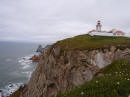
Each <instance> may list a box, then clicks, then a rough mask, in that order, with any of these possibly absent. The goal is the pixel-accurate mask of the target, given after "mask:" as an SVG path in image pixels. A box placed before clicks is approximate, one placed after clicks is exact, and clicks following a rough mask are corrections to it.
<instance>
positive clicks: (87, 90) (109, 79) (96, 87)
mask: <svg viewBox="0 0 130 97" xmlns="http://www.w3.org/2000/svg"><path fill="white" fill-rule="evenodd" d="M100 73H103V74H104V75H103V76H101V77H95V78H94V79H93V80H91V81H89V82H87V83H85V84H84V85H82V86H79V87H77V88H75V89H72V90H70V91H67V92H66V93H65V94H58V95H57V96H56V97H128V95H129V94H130V61H128V60H118V61H115V62H113V63H112V64H110V65H109V66H107V67H105V68H104V69H102V70H100Z"/></svg>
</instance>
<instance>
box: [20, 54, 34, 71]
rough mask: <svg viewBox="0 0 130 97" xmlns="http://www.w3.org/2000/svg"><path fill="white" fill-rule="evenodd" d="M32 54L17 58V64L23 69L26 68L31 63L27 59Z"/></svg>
mask: <svg viewBox="0 0 130 97" xmlns="http://www.w3.org/2000/svg"><path fill="white" fill-rule="evenodd" d="M32 56H33V55H29V56H25V57H23V58H20V59H19V60H18V62H19V64H20V65H21V66H22V68H23V69H27V68H29V67H30V65H31V64H32V61H31V60H29V59H30V58H31V57H32Z"/></svg>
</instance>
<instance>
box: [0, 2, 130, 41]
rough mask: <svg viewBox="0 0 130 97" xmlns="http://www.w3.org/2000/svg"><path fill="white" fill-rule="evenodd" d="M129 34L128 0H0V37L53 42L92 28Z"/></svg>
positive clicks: (129, 3)
mask: <svg viewBox="0 0 130 97" xmlns="http://www.w3.org/2000/svg"><path fill="white" fill-rule="evenodd" d="M97 20H101V21H102V25H103V29H104V30H105V29H108V30H110V29H112V28H116V29H119V30H123V31H125V32H127V33H128V34H129V35H130V0H0V40H17V41H41V42H47V41H49V42H52V41H57V40H59V39H64V38H67V37H72V36H75V35H79V34H85V33H87V32H88V31H89V30H92V29H95V25H96V22H97Z"/></svg>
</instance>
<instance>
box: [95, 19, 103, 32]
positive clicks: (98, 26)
mask: <svg viewBox="0 0 130 97" xmlns="http://www.w3.org/2000/svg"><path fill="white" fill-rule="evenodd" d="M101 27H102V25H101V21H98V22H97V25H96V31H97V32H101Z"/></svg>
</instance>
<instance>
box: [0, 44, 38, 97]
mask: <svg viewBox="0 0 130 97" xmlns="http://www.w3.org/2000/svg"><path fill="white" fill-rule="evenodd" d="M37 46H38V44H37V43H21V42H20V43H18V42H0V97H2V95H3V96H4V97H5V96H7V95H9V94H11V93H12V92H14V91H15V90H16V89H17V88H18V87H19V86H20V85H22V84H24V83H27V82H28V81H29V78H30V76H31V74H32V72H33V71H34V69H35V67H36V65H37V63H33V62H32V61H30V60H29V58H30V57H31V56H33V55H34V54H35V51H36V49H37Z"/></svg>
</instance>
